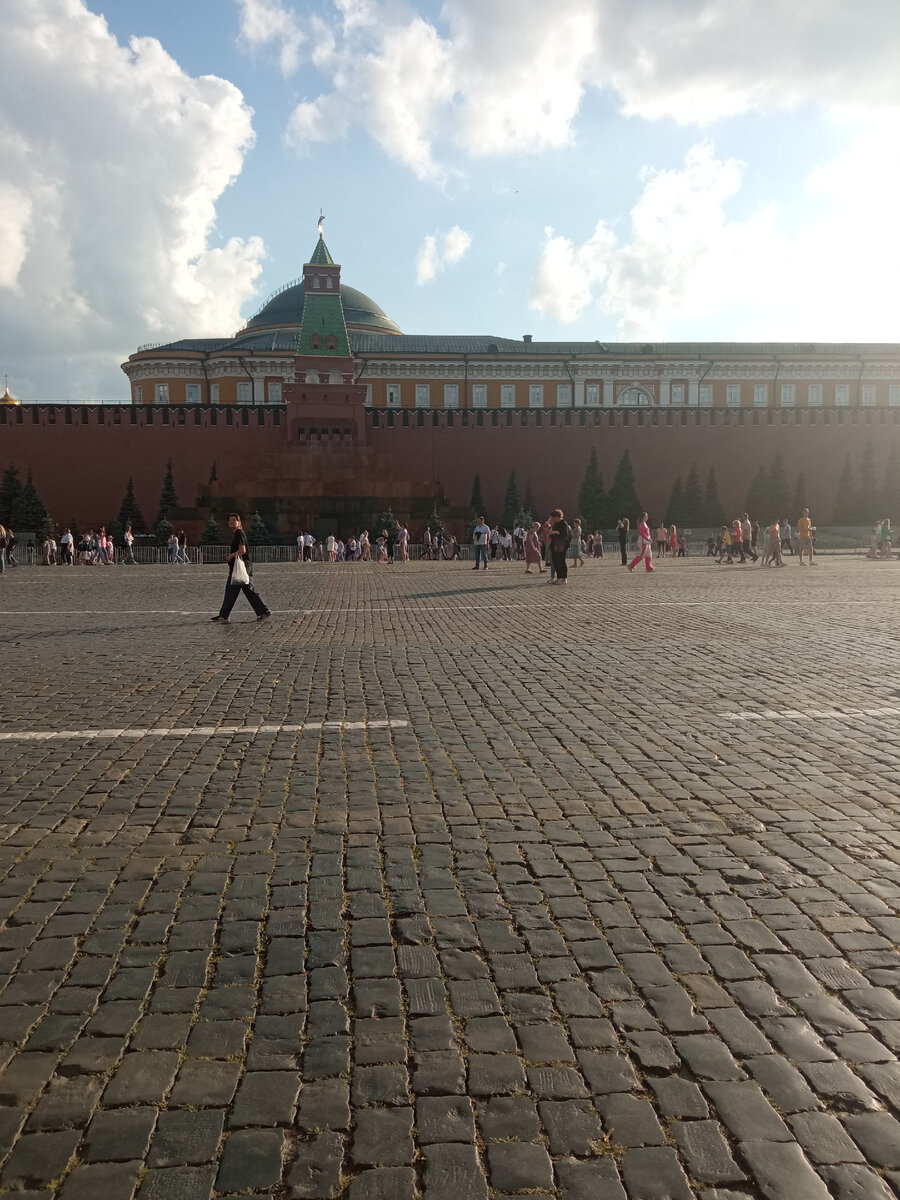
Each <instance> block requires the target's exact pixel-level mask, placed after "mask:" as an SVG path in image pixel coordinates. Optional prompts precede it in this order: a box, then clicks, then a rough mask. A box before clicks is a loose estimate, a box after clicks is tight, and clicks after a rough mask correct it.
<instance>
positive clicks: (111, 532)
mask: <svg viewBox="0 0 900 1200" xmlns="http://www.w3.org/2000/svg"><path fill="white" fill-rule="evenodd" d="M106 536H107V537H111V538H112V540H113V545H114V546H121V545H122V542H123V541H124V540H125V526H124V525H123V524H122V522H121V521H120V520H119V518H118V517H113V519H112V520H111V521H107V522H106Z"/></svg>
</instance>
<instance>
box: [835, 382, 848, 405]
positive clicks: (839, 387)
mask: <svg viewBox="0 0 900 1200" xmlns="http://www.w3.org/2000/svg"><path fill="white" fill-rule="evenodd" d="M834 402H835V404H836V405H837V407H838V408H848V407H849V405H850V384H849V383H836V384H835V385H834Z"/></svg>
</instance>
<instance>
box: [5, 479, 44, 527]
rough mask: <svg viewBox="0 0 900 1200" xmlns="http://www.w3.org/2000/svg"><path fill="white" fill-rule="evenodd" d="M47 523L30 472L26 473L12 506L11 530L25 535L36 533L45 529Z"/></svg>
mask: <svg viewBox="0 0 900 1200" xmlns="http://www.w3.org/2000/svg"><path fill="white" fill-rule="evenodd" d="M46 522H47V510H46V508H45V507H44V505H43V502H42V501H41V498H40V496H39V495H38V494H37V489H36V488H35V486H34V481H33V480H32V478H31V472H30V471H29V472H28V478H27V479H26V480H25V483H24V485H23V487H22V490H21V491H20V492H19V495H18V497H17V498H16V502H15V504H14V506H13V510H12V514H11V518H10V524H11V525H12V527H13V530H14V531H15V530H20V529H21V530H24V531H25V532H26V533H37V532H38V531H39V530H41V529H43V528H45V525H46Z"/></svg>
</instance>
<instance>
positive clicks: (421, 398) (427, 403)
mask: <svg viewBox="0 0 900 1200" xmlns="http://www.w3.org/2000/svg"><path fill="white" fill-rule="evenodd" d="M416 408H431V387H430V386H429V384H427V383H417V384H416Z"/></svg>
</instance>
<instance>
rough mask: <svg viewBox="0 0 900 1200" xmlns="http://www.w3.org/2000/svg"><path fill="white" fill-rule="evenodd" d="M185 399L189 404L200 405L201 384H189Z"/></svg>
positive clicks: (185, 390)
mask: <svg viewBox="0 0 900 1200" xmlns="http://www.w3.org/2000/svg"><path fill="white" fill-rule="evenodd" d="M184 398H185V400H186V401H187V403H188V404H199V403H200V384H199V383H189V384H187V386H186V387H185V389H184Z"/></svg>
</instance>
